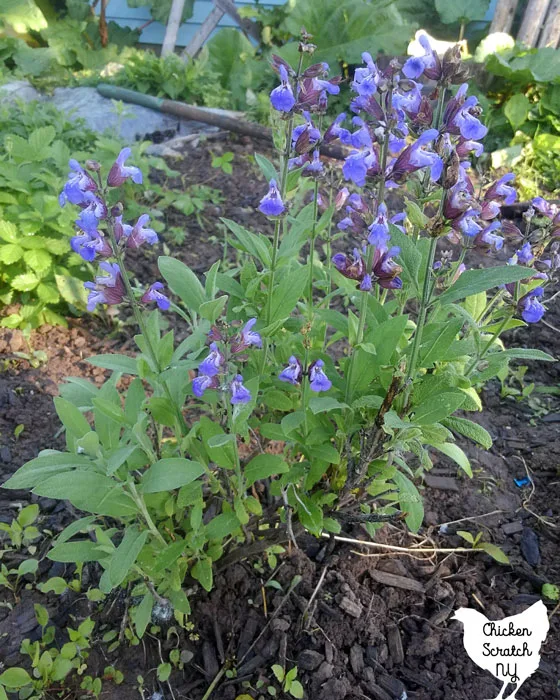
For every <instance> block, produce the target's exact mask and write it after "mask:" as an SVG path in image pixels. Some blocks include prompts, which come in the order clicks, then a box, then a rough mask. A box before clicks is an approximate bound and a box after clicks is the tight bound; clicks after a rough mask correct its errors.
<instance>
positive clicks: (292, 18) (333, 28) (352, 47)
mask: <svg viewBox="0 0 560 700" xmlns="http://www.w3.org/2000/svg"><path fill="white" fill-rule="evenodd" d="M302 27H305V29H306V30H307V31H308V32H309V33H310V34H311V35H312V36H313V42H314V43H315V44H316V45H317V46H318V49H317V51H316V53H315V54H314V60H316V61H326V62H327V63H330V64H332V65H335V64H337V63H339V62H341V61H344V62H346V63H359V62H360V60H361V54H362V52H363V50H364V47H365V46H367V50H368V51H369V52H370V53H371V54H372V56H375V55H376V53H377V52H379V51H382V52H384V53H388V54H392V55H397V56H398V55H400V54H403V53H405V50H406V44H407V43H408V40H409V37H410V36H411V35H412V34H413V31H414V28H415V27H414V26H412V25H410V24H407V23H406V22H405V20H403V18H402V16H401V15H400V14H399V12H398V10H397V9H396V8H395V7H394V6H393V4H391V3H384V4H382V5H381V7H380V6H379V3H374V2H369V1H368V0H326V1H325V2H321V3H317V2H314V0H303V1H301V2H298V3H296V4H295V6H294V7H293V8H292V9H291V11H290V12H289V14H288V15H287V17H286V19H285V21H284V28H285V29H286V31H287V32H288V33H289V34H291V36H292V37H298V36H299V34H300V32H301V28H302ZM295 52H297V46H296V44H295V43H292V44H289V45H287V46H285V47H284V49H282V51H281V52H280V53H281V54H282V56H283V57H284V58H286V59H287V60H293V59H294V58H295V56H296V53H295Z"/></svg>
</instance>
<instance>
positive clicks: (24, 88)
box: [0, 80, 42, 102]
mask: <svg viewBox="0 0 560 700" xmlns="http://www.w3.org/2000/svg"><path fill="white" fill-rule="evenodd" d="M0 99H2V101H3V102H6V101H7V102H14V101H15V100H23V101H24V102H32V101H33V100H40V99H42V97H41V93H40V92H39V91H38V90H35V88H34V87H33V85H31V83H29V82H27V80H13V81H12V82H10V83H5V84H4V85H0Z"/></svg>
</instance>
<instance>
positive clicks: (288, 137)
mask: <svg viewBox="0 0 560 700" xmlns="http://www.w3.org/2000/svg"><path fill="white" fill-rule="evenodd" d="M302 64H303V53H300V55H299V63H298V67H297V72H296V77H295V82H296V90H297V84H298V80H299V76H300V73H301V67H302ZM293 125H294V113H293V112H292V113H290V116H289V118H288V120H287V121H286V129H285V133H284V137H285V140H284V152H283V154H282V175H281V179H280V197H281V198H282V201H284V198H285V196H286V184H287V182H288V162H289V160H290V152H291V150H292V129H293ZM281 225H282V220H281V219H280V218H278V219H276V223H275V225H274V240H273V242H272V259H271V261H270V278H269V282H268V298H267V305H266V325H267V326H268V325H269V324H270V317H271V315H272V293H273V291H274V278H275V276H276V263H277V260H278V244H279V242H280V226H281ZM264 354H265V357H266V349H265V353H264Z"/></svg>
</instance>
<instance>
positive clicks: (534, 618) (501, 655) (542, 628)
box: [451, 600, 549, 700]
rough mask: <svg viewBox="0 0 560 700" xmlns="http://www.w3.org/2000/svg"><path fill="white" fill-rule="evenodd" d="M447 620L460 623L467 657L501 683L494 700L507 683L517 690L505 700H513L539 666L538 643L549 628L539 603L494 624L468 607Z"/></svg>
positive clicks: (544, 610) (500, 697)
mask: <svg viewBox="0 0 560 700" xmlns="http://www.w3.org/2000/svg"><path fill="white" fill-rule="evenodd" d="M451 619H452V620H459V621H460V622H462V623H463V627H464V629H463V644H464V645H465V649H466V651H467V654H468V655H469V656H470V658H471V659H472V660H473V661H474V662H475V664H476V665H477V666H480V668H483V669H485V670H486V671H490V673H492V674H493V675H494V676H495V677H496V678H497V679H498V680H500V681H502V683H503V685H502V689H501V690H500V692H499V694H498V696H497V697H496V698H494V700H502V698H503V697H504V692H505V689H506V687H507V686H508V684H509V683H514V684H516V686H517V687H516V688H515V690H514V691H513V693H512V694H511V695H509V696H508V698H507V700H515V698H516V697H517V692H518V691H519V688H521V686H522V685H523V683H524V682H525V681H526V680H527V678H529V676H531V675H532V674H533V673H534V672H535V671H536V670H537V668H538V667H539V661H540V658H541V657H540V653H539V652H540V649H541V644H542V643H543V642H544V640H545V639H546V635H547V632H548V628H549V622H548V615H547V613H546V607H545V605H544V603H543V602H542V600H539V602H538V603H535V604H534V605H531V607H530V608H527V610H525V611H524V612H522V613H520V614H519V615H512V616H511V617H506V618H504V619H503V620H497V621H496V622H491V621H490V620H488V618H487V617H485V616H484V615H483V614H482V613H479V612H478V611H477V610H472V609H471V608H459V610H457V612H456V613H455V614H454V615H453V617H452V618H451Z"/></svg>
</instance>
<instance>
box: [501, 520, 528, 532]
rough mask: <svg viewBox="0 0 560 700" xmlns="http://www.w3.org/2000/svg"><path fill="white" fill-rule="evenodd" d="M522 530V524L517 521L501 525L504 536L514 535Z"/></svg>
mask: <svg viewBox="0 0 560 700" xmlns="http://www.w3.org/2000/svg"><path fill="white" fill-rule="evenodd" d="M522 530H523V524H522V523H520V522H519V521H514V522H513V523H504V524H503V525H502V531H503V533H504V535H515V534H517V533H518V532H521V531H522Z"/></svg>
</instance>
